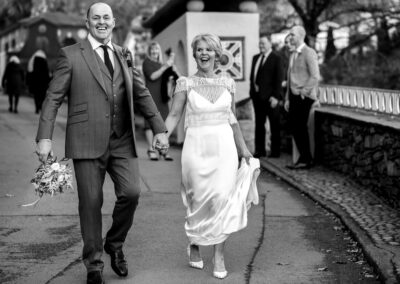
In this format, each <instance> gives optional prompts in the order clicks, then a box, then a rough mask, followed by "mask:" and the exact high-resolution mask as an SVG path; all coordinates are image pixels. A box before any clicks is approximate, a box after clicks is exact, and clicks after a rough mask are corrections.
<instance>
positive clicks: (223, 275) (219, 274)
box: [212, 258, 228, 279]
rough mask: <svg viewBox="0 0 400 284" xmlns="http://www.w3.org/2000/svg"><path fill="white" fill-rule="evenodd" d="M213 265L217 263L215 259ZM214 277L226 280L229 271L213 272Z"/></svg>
mask: <svg viewBox="0 0 400 284" xmlns="http://www.w3.org/2000/svg"><path fill="white" fill-rule="evenodd" d="M212 263H213V264H214V263H215V262H214V258H213V259H212ZM213 276H214V277H215V278H218V279H224V278H226V276H228V271H226V270H224V271H215V270H214V271H213Z"/></svg>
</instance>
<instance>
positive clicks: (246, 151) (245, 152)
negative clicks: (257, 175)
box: [238, 148, 253, 165]
mask: <svg viewBox="0 0 400 284" xmlns="http://www.w3.org/2000/svg"><path fill="white" fill-rule="evenodd" d="M238 154H239V159H240V160H241V159H242V158H244V159H245V160H246V164H248V165H250V158H253V155H252V154H251V153H250V151H249V149H247V148H245V149H242V150H240V151H239V153H238Z"/></svg>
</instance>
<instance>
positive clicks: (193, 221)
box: [182, 122, 247, 245]
mask: <svg viewBox="0 0 400 284" xmlns="http://www.w3.org/2000/svg"><path fill="white" fill-rule="evenodd" d="M237 170H238V155H237V150H236V146H235V142H234V137H233V131H232V128H231V126H230V125H229V123H228V122H226V123H217V124H215V125H212V124H211V125H210V124H207V125H200V126H191V127H188V128H187V129H186V137H185V142H184V145H183V149H182V183H183V190H182V198H183V203H184V205H185V206H186V209H187V215H186V222H185V230H186V234H187V236H188V238H189V241H190V243H191V244H197V245H214V244H219V243H221V242H224V241H225V240H226V239H227V238H228V236H229V234H230V233H232V232H234V231H237V230H239V229H240V228H238V223H241V221H240V220H237V217H238V215H237V214H235V213H234V212H233V211H235V210H236V208H232V206H231V205H232V203H231V197H232V195H233V194H234V191H235V183H236V175H237ZM232 213H233V214H232ZM246 217H247V216H246Z"/></svg>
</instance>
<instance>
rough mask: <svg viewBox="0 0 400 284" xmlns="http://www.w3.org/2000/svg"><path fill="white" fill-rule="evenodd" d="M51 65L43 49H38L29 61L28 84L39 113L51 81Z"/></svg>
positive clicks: (36, 110)
mask: <svg viewBox="0 0 400 284" xmlns="http://www.w3.org/2000/svg"><path fill="white" fill-rule="evenodd" d="M50 79H51V78H50V73H49V65H48V63H47V59H46V54H45V53H44V51H43V50H38V51H36V52H35V53H34V54H33V55H32V57H31V58H30V59H29V61H28V75H27V84H28V87H29V91H30V92H31V94H32V95H33V98H34V100H35V113H39V112H40V111H41V109H42V104H43V101H44V98H45V96H46V91H47V88H48V86H49V82H50Z"/></svg>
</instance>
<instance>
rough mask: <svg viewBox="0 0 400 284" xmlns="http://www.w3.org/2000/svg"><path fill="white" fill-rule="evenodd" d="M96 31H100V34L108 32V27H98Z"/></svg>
mask: <svg viewBox="0 0 400 284" xmlns="http://www.w3.org/2000/svg"><path fill="white" fill-rule="evenodd" d="M96 30H98V31H100V32H105V31H107V27H97V28H96Z"/></svg>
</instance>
